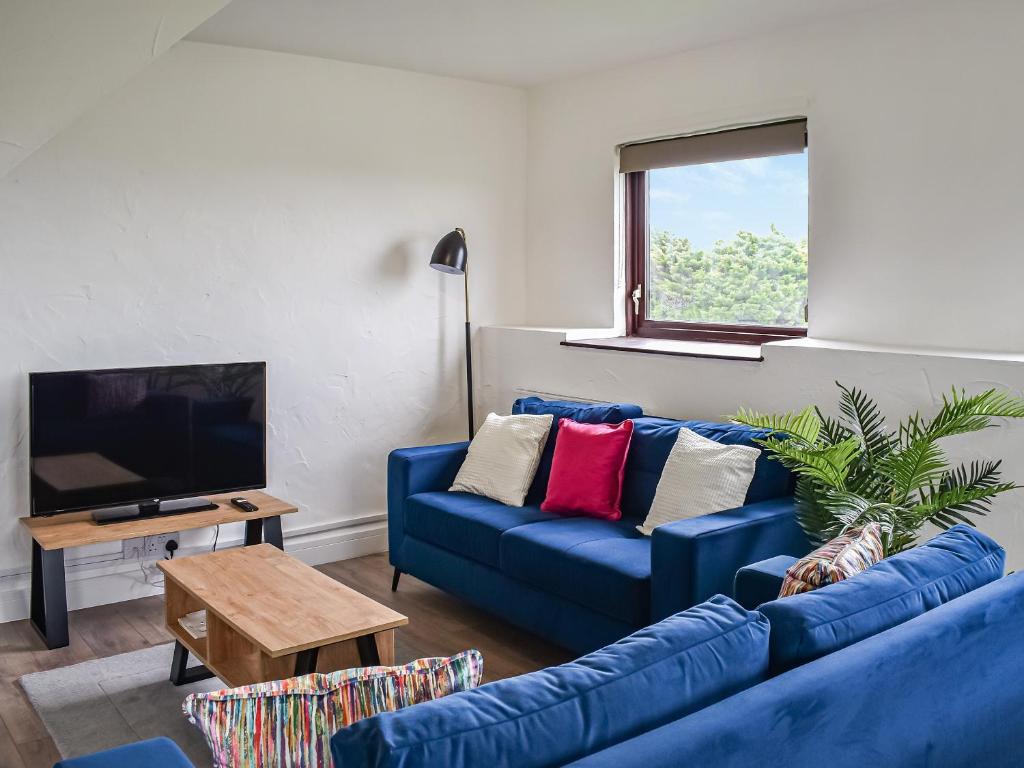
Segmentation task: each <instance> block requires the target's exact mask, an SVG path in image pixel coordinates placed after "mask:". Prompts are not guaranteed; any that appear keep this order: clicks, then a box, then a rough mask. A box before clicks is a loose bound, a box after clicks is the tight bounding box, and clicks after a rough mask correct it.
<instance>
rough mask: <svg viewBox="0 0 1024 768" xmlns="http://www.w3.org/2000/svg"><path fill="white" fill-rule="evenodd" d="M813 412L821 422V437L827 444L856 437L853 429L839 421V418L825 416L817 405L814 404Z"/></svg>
mask: <svg viewBox="0 0 1024 768" xmlns="http://www.w3.org/2000/svg"><path fill="white" fill-rule="evenodd" d="M814 412H815V413H816V414H818V420H819V421H820V422H821V437H822V438H823V439H824V440H825V442H826V443H828V444H829V445H835V444H836V443H841V442H843V440H849V439H850V438H851V437H856V435H855V434H854V432H853V430H852V429H850V428H849V427H847V426H846V425H845V424H843V423H842V422H841V421H839V419H833V418H832V417H831V416H826V415H825V414H823V413H822V412H821V409H819V408H818V407H817V406H815V408H814Z"/></svg>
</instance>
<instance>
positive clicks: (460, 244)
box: [430, 227, 476, 440]
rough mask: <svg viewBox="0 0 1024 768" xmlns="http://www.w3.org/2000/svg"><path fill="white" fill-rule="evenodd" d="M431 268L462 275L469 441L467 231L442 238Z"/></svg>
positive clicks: (472, 431) (472, 426) (459, 230)
mask: <svg viewBox="0 0 1024 768" xmlns="http://www.w3.org/2000/svg"><path fill="white" fill-rule="evenodd" d="M430 266H431V267H433V268H434V269H436V270H438V271H439V272H444V273H445V274H448V275H462V280H463V284H462V287H463V293H464V301H465V308H466V400H467V409H466V410H467V416H468V424H469V439H470V440H472V439H473V435H474V434H475V433H476V423H475V419H474V418H473V338H472V331H471V326H470V322H469V254H468V249H467V248H466V231H465V230H464V229H462V228H461V227H456V228H455V229H454V230H452V231H451V232H449V233H448V234H446V235H445V236H444V237H442V238H441V239H440V240H439V241H438V243H437V245H436V246H435V247H434V253H433V254H432V255H431V257H430Z"/></svg>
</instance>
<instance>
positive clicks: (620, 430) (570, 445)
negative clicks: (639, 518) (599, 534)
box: [540, 419, 633, 520]
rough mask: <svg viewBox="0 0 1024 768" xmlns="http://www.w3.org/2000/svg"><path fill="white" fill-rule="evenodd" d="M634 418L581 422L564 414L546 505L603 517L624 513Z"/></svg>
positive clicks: (567, 512) (554, 509)
mask: <svg viewBox="0 0 1024 768" xmlns="http://www.w3.org/2000/svg"><path fill="white" fill-rule="evenodd" d="M632 435H633V422H632V421H630V420H629V419H626V420H625V421H624V422H622V423H621V424H580V423H579V422H576V421H573V420H572V419H559V424H558V441H557V443H556V444H555V455H554V458H553V459H552V460H551V477H550V478H549V479H548V490H547V494H546V495H545V496H544V501H543V502H542V503H541V505H540V508H541V509H543V510H544V511H545V512H553V513H555V514H557V515H569V516H575V515H584V516H586V517H596V518H598V519H601V520H618V519H619V518H621V517H622V510H621V509H619V504H620V503H621V502H622V475H623V472H625V469H626V455H627V454H628V453H629V439H630V437H632Z"/></svg>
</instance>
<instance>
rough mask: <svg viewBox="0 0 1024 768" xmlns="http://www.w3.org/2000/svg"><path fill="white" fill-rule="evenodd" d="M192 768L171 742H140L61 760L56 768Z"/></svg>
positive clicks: (162, 737)
mask: <svg viewBox="0 0 1024 768" xmlns="http://www.w3.org/2000/svg"><path fill="white" fill-rule="evenodd" d="M113 766H117V768H193V766H192V763H190V762H189V760H188V758H187V757H185V753H184V752H182V751H181V750H180V749H178V745H177V744H175V743H174V742H173V741H171V740H170V739H168V738H166V737H164V736H160V737H159V738H156V739H147V740H146V741H137V742H135V743H134V744H125V745H124V746H123V747H114V748H113V749H108V750H105V751H103V752H97V753H95V754H92V755H85V756H84V757H70V758H68V759H66V760H61V761H60V762H59V763H57V764H56V765H55V766H54V767H53V768H113Z"/></svg>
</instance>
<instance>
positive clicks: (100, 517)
mask: <svg viewBox="0 0 1024 768" xmlns="http://www.w3.org/2000/svg"><path fill="white" fill-rule="evenodd" d="M211 509H217V505H216V504H214V503H213V502H212V501H210V500H209V499H207V498H203V497H202V496H193V497H191V498H188V499H170V500H168V501H161V500H160V499H153V500H152V501H143V502H141V503H139V504H127V505H125V506H122V507H110V508H108V509H97V510H95V511H94V512H93V513H92V519H93V520H95V521H96V524H97V525H110V524H111V523H120V522H123V521H125V520H144V519H146V518H150V517H169V516H170V515H186V514H188V513H190V512H206V511H207V510H211Z"/></svg>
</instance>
